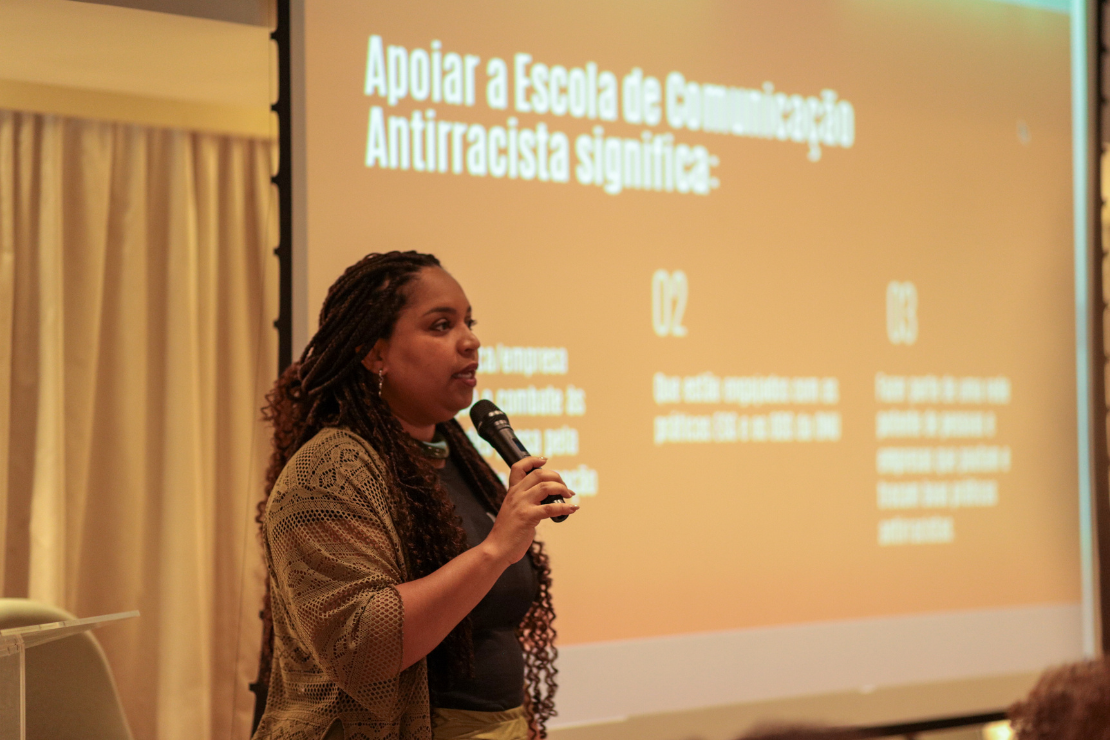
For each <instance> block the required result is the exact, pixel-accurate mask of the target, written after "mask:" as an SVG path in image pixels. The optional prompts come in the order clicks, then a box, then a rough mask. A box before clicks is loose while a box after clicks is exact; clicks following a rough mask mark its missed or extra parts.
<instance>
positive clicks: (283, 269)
mask: <svg viewBox="0 0 1110 740" xmlns="http://www.w3.org/2000/svg"><path fill="white" fill-rule="evenodd" d="M289 2H290V0H277V25H276V26H275V28H274V30H273V31H272V32H271V33H270V38H271V39H273V41H274V43H275V44H277V58H278V98H277V100H276V101H274V102H273V103H272V104H271V105H270V110H272V111H273V112H274V113H276V114H277V118H278V167H277V171H276V172H275V173H274V174H273V175H272V176H271V177H270V181H271V182H272V183H273V184H274V186H275V187H277V191H278V219H279V231H278V245H277V247H276V248H275V249H274V254H275V255H277V258H278V270H279V277H278V291H279V295H278V316H277V319H275V320H274V327H275V328H276V329H277V331H278V356H277V361H278V368H277V369H278V374H279V375H280V374H281V373H282V372H284V371H285V368H287V367H289V365H290V363H292V361H293V176H292V165H293V130H292V89H293V83H292V68H291V65H292V58H291V51H290V47H289V21H290V8H289ZM268 609H269V605H268V604H267V606H266V610H268ZM258 616H259V618H260V619H261V620H262V627H263V629H262V647H261V651H260V654H259V660H258V677H257V678H256V679H255V680H254V683H252V684H250V690H251V691H252V692H254V721H253V722H252V723H251V735H253V734H254V733H255V731H256V730H257V729H258V723H259V721H260V720H261V719H262V713H263V712H264V711H265V710H266V699H267V697H268V696H269V690H270V658H271V656H272V654H273V649H272V645H273V624H272V622H270V620H269V619H268V616H269V615H268V614H267V613H266V611H265V610H264V611H262V612H259V615H258Z"/></svg>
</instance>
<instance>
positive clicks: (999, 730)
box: [983, 721, 1014, 740]
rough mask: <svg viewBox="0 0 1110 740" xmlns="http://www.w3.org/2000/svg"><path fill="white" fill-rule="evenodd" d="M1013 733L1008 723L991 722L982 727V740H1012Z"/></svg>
mask: <svg viewBox="0 0 1110 740" xmlns="http://www.w3.org/2000/svg"><path fill="white" fill-rule="evenodd" d="M1013 737H1014V731H1013V730H1012V729H1010V723H1009V722H1005V721H1004V722H991V723H990V724H989V725H983V740H1013Z"/></svg>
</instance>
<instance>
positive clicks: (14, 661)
mask: <svg viewBox="0 0 1110 740" xmlns="http://www.w3.org/2000/svg"><path fill="white" fill-rule="evenodd" d="M137 616H139V613H138V612H137V611H132V612H121V613H119V614H105V615H104V616H102V617H88V618H86V619H70V620H67V621H65V622H50V623H49V624H33V625H30V626H28V627H13V628H11V629H6V630H0V738H3V739H4V740H8V739H9V738H11V740H27V707H26V693H27V691H26V689H27V686H26V680H27V679H26V676H27V670H26V657H25V656H26V653H27V650H28V648H32V647H34V646H36V645H42V644H43V643H47V642H53V641H54V640H60V639H62V638H63V637H70V636H71V635H76V634H78V633H79V632H85V631H87V630H91V629H95V628H96V627H99V626H100V625H102V624H106V623H108V622H116V621H119V620H121V619H131V618H132V617H137Z"/></svg>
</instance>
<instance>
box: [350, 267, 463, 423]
mask: <svg viewBox="0 0 1110 740" xmlns="http://www.w3.org/2000/svg"><path fill="white" fill-rule="evenodd" d="M407 291H408V302H407V304H406V305H405V308H404V309H402V311H401V314H400V316H398V318H397V324H396V326H395V327H394V329H393V336H391V337H390V338H389V339H382V340H379V341H378V342H377V344H375V345H374V348H373V350H372V351H371V352H370V354H369V355H367V357H366V359H365V360H364V364H365V365H366V366H367V367H368V368H369V369H370V370H371V371H372V372H375V373H376V372H377V371H378V370H379V369H384V370H385V382H384V383H383V385H382V397H383V398H384V399H385V401H386V402H387V403H388V404H389V407H390V409H392V411H393V413H394V414H395V415H396V416H397V418H398V419H400V420H401V423H402V425H403V426H404V427H405V428H406V430H407V431H408V432H409V433H410V434H412V435H413V436H415V437H417V438H421V439H423V438H427V439H431V435H432V433H433V431H434V430H433V429H432V427H434V426H435V425H436V424H438V423H440V422H444V421H447V420H448V419H450V418H452V417H453V416H454V415H455V414H457V413H459V411H461V410H463V409H464V408H466V407H467V406H469V405H470V402H471V400H472V396H473V390H474V385H475V383H476V379H475V372H476V371H477V370H478V347H479V346H480V344H481V342H479V341H478V337H477V336H475V334H474V332H473V331H472V327H473V325H474V322H473V321H472V320H471V317H470V302H469V301H467V299H466V294H465V293H463V289H462V287H461V286H460V285H459V284H458V282H456V281H455V278H453V277H451V276H450V275H448V274H447V272H446V271H445V270H443V269H441V268H439V267H426V268H424V269H423V270H421V271H420V273H419V274H418V276H417V277H416V279H414V280H413V281H412V282H411V283H409V286H408V289H407Z"/></svg>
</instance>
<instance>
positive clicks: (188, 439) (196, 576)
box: [0, 111, 277, 740]
mask: <svg viewBox="0 0 1110 740" xmlns="http://www.w3.org/2000/svg"><path fill="white" fill-rule="evenodd" d="M275 152H276V149H275V148H274V146H273V144H272V143H271V142H268V141H257V140H247V139H238V138H230V137H221V136H216V135H206V134H197V133H189V132H183V131H169V130H157V129H149V128H143V127H138V126H129V125H122V124H112V123H103V122H94V121H82V120H71V119H64V118H59V117H55V116H43V115H36V114H26V113H13V112H4V111H0V544H2V547H0V583H2V585H3V589H2V592H3V595H5V596H26V597H30V598H33V599H37V600H40V601H44V602H47V603H50V604H54V605H57V606H61V607H63V608H65V609H68V610H70V611H72V612H74V613H76V614H77V615H78V616H92V615H97V614H105V613H111V612H120V611H126V610H129V609H138V610H140V611H141V612H142V616H141V617H140V618H139V619H137V620H134V621H132V622H130V623H125V624H120V625H112V626H107V627H105V628H103V629H102V630H100V631H99V632H98V635H97V637H98V638H99V639H100V641H101V644H102V645H103V646H104V648H105V650H106V652H107V654H108V657H109V660H110V662H111V664H112V669H113V671H114V673H115V676H116V680H117V682H118V684H119V689H120V693H121V695H122V697H123V701H124V705H125V709H126V712H127V717H128V720H129V722H130V724H131V728H132V731H133V733H134V735H135V737H136V738H137V740H148V739H149V740H154V739H157V740H178V739H179V738H180V739H181V740H185V739H186V738H187V739H188V740H205V739H207V738H214V739H220V740H222V739H223V738H235V739H244V738H247V737H248V736H249V730H250V717H251V711H252V709H253V705H252V701H253V698H252V695H251V694H250V693H249V692H248V691H247V683H248V682H249V681H251V680H253V678H254V674H255V670H256V668H257V654H258V640H259V620H258V609H259V604H260V595H261V585H262V576H263V573H262V568H261V565H260V560H259V556H258V548H257V538H256V535H255V530H254V524H253V521H252V520H253V514H254V510H253V506H254V504H255V503H256V502H257V500H258V498H259V495H260V491H261V480H262V472H263V469H264V464H265V459H266V456H267V454H268V445H269V440H268V437H267V434H266V430H265V428H264V427H263V425H262V424H261V423H260V421H259V409H260V407H261V406H262V403H263V396H264V394H265V392H266V391H267V390H268V388H269V385H270V383H271V380H272V378H273V377H274V374H275V372H276V336H275V332H274V330H273V326H272V321H273V318H274V317H275V316H276V315H277V263H276V260H275V258H274V257H273V254H272V246H273V243H274V242H275V241H276V234H277V229H276V223H277V201H276V198H275V196H274V193H273V192H272V188H271V185H270V182H269V176H270V171H271V167H272V166H273V159H274V158H275Z"/></svg>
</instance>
